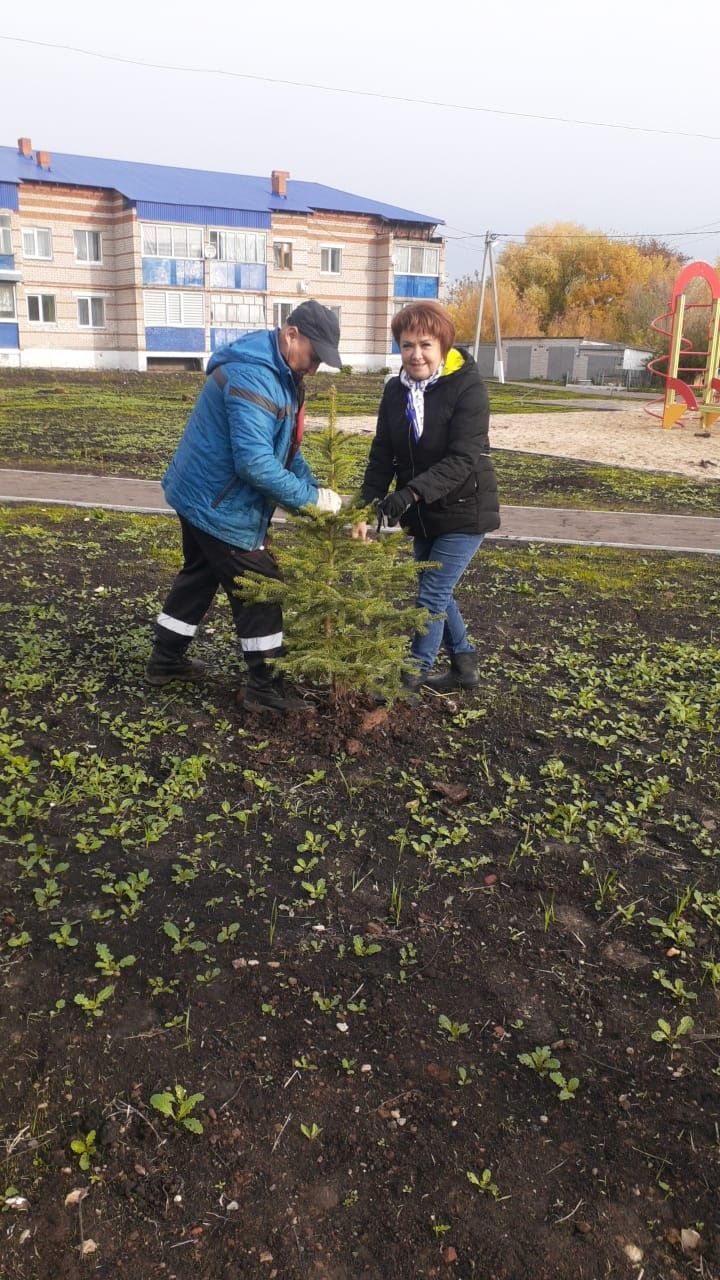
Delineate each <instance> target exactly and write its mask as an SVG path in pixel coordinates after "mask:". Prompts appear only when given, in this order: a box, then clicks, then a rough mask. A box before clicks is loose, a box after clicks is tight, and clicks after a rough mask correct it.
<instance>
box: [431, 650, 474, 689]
mask: <svg viewBox="0 0 720 1280" xmlns="http://www.w3.org/2000/svg"><path fill="white" fill-rule="evenodd" d="M422 683H423V684H424V685H425V687H426V688H427V689H434V690H435V692H436V693H449V692H450V690H451V689H477V687H478V685H479V684H480V676H479V675H478V658H477V654H476V653H456V654H454V655H453V657H452V658H451V659H450V670H449V671H444V672H442V674H438V675H436V676H424V677H423V681H422Z"/></svg>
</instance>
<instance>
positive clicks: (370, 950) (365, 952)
mask: <svg viewBox="0 0 720 1280" xmlns="http://www.w3.org/2000/svg"><path fill="white" fill-rule="evenodd" d="M353 951H354V952H355V955H356V956H374V955H376V954H377V952H378V951H382V947H381V946H380V945H379V943H377V942H366V941H365V939H364V938H361V937H360V934H359V933H356V934H355V936H354V937H353Z"/></svg>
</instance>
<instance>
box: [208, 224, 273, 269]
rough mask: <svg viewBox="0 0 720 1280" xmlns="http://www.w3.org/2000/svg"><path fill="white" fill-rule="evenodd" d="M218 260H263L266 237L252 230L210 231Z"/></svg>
mask: <svg viewBox="0 0 720 1280" xmlns="http://www.w3.org/2000/svg"><path fill="white" fill-rule="evenodd" d="M210 244H211V245H212V247H213V249H214V250H215V254H214V256H215V257H216V258H217V260H218V262H262V263H264V262H265V256H266V253H267V239H266V237H265V236H264V235H259V234H258V233H257V232H254V231H211V232H210Z"/></svg>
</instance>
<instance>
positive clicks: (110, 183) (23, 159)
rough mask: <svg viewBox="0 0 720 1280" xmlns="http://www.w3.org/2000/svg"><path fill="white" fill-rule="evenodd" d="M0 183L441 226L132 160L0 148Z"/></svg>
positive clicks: (291, 189)
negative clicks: (45, 160) (44, 158)
mask: <svg viewBox="0 0 720 1280" xmlns="http://www.w3.org/2000/svg"><path fill="white" fill-rule="evenodd" d="M0 182H7V183H20V182H51V183H62V184H69V185H71V186H77V187H102V188H106V189H110V190H113V191H119V192H120V193H121V194H122V195H124V196H126V197H127V199H128V200H131V201H132V202H133V203H136V202H137V201H155V202H157V203H161V204H166V205H167V204H178V205H198V206H202V207H207V206H209V205H212V206H215V207H216V208H219V209H245V210H248V211H256V212H258V213H259V212H263V213H264V212H267V211H270V212H271V213H309V212H311V211H312V210H314V209H323V210H328V211H330V210H332V211H334V212H336V213H360V214H362V213H364V214H370V215H373V216H375V217H376V218H386V219H388V220H389V221H391V222H420V223H424V224H429V225H436V224H440V223H442V221H443V220H442V219H441V218H432V217H429V216H428V215H427V214H425V213H415V212H413V211H412V210H411V209H401V208H399V207H397V206H396V205H391V204H383V203H382V202H381V201H378V200H369V199H367V198H366V197H365V196H356V195H353V194H352V193H350V192H349V191H339V190H337V189H336V188H335V187H325V186H323V185H322V184H321V183H319V182H294V181H292V180H289V181H288V184H287V197H282V196H274V195H273V194H272V190H271V185H270V176H269V175H268V177H266V178H254V177H249V176H247V175H246V174H239V173H213V172H211V171H209V170H204V169H176V168H173V167H171V166H170V165H158V164H139V163H135V162H134V161H131V160H104V159H102V158H100V157H99V156H71V155H62V154H58V153H57V152H55V151H53V152H51V154H50V168H49V169H41V168H40V166H39V165H38V164H37V163H36V160H35V155H34V154H33V155H31V156H22V155H21V154H20V152H19V151H17V149H16V148H15V147H0Z"/></svg>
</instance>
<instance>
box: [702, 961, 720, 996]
mask: <svg viewBox="0 0 720 1280" xmlns="http://www.w3.org/2000/svg"><path fill="white" fill-rule="evenodd" d="M701 968H702V971H703V976H702V980H703V982H704V983H705V982H709V983H710V986H711V987H712V989H713V991H717V988H718V987H719V986H720V964H719V963H718V962H717V961H716V960H703V962H702V966H701Z"/></svg>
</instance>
